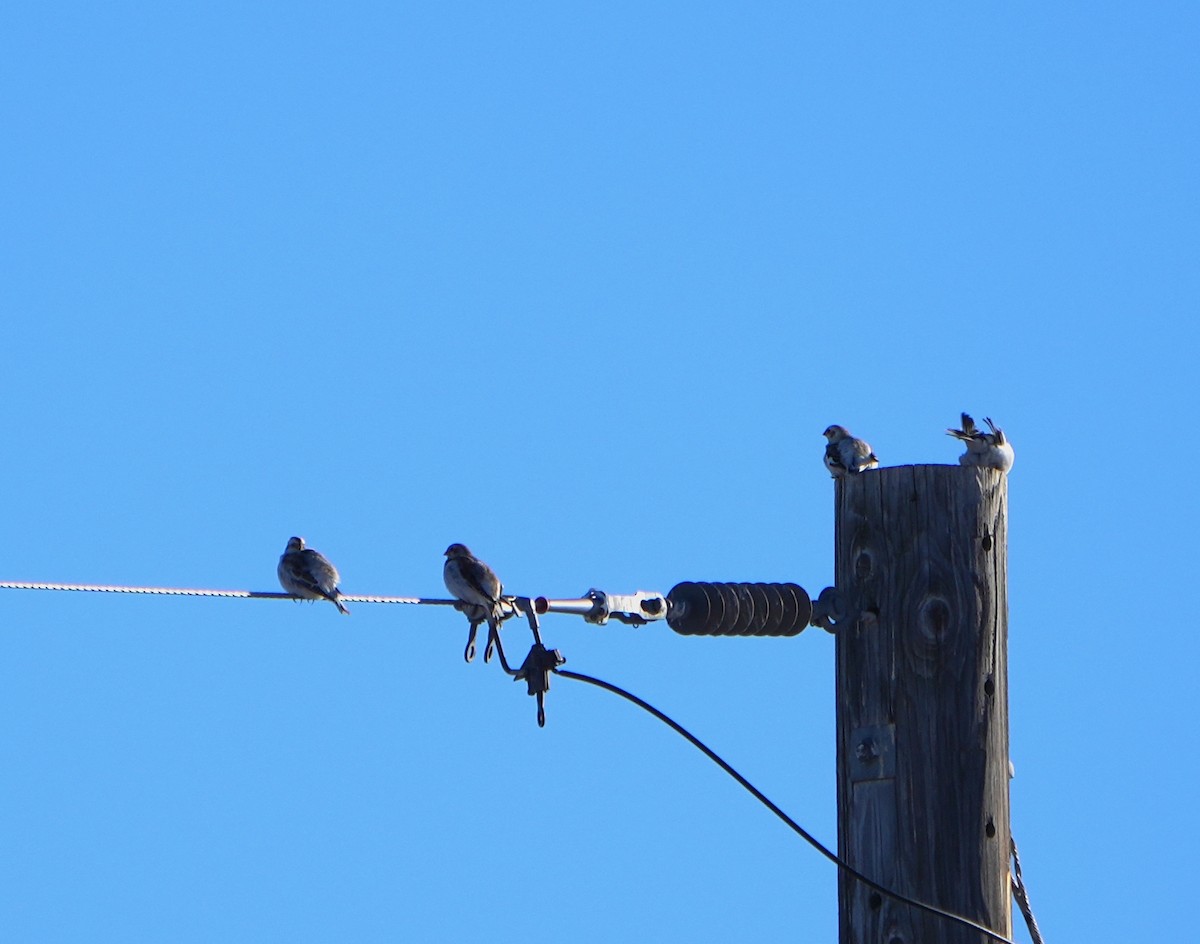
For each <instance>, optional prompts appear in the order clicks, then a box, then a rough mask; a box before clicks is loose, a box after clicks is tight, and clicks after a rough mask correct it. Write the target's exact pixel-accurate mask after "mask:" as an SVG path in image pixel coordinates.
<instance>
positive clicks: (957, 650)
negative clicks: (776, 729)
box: [835, 465, 1012, 944]
mask: <svg viewBox="0 0 1200 944" xmlns="http://www.w3.org/2000/svg"><path fill="white" fill-rule="evenodd" d="M836 492H837V509H836V529H837V537H836V542H837V561H836V571H835V572H836V586H837V590H838V592H839V594H840V595H841V599H842V603H843V605H844V609H845V611H846V613H848V614H850V616H849V617H847V618H845V619H843V620H842V621H841V622H840V624H839V626H838V629H837V643H836V648H837V738H838V745H837V754H838V757H837V765H838V766H837V777H838V851H839V853H840V855H841V856H842V858H843V859H845V860H846V861H847V862H849V863H850V865H852V866H853V867H854V868H856V869H858V870H859V871H860V872H862V873H863V874H864V875H866V876H868V877H869V878H872V879H874V880H875V881H877V882H879V883H881V884H883V885H885V886H887V887H888V888H892V889H895V890H896V891H898V892H901V893H903V894H906V895H908V896H909V897H912V898H915V899H918V900H921V901H923V902H926V903H928V904H931V905H935V906H937V907H939V908H943V909H946V910H947V911H952V912H954V913H956V914H960V915H962V916H964V917H967V918H970V919H972V920H973V921H976V922H978V923H980V924H982V925H984V926H986V927H988V928H991V929H993V930H995V931H998V932H1000V933H1001V934H1004V935H1005V936H1009V937H1011V934H1012V906H1011V900H1012V899H1011V891H1010V886H1009V870H1008V861H1009V806H1008V780H1009V764H1008V670H1007V664H1008V590H1007V586H1008V482H1007V479H1006V477H1005V476H1004V475H1002V474H1001V473H999V472H996V471H993V470H991V469H975V468H963V467H961V466H946V465H917V466H898V467H894V468H887V469H878V470H874V471H868V472H864V473H861V474H859V475H854V476H850V477H847V478H845V479H840V480H838V482H837V488H836ZM838 901H839V918H840V928H841V935H840V941H841V944H965V942H970V944H983V942H986V941H990V940H991V939H990V938H988V937H987V936H986V935H984V934H981V933H979V932H977V931H972V930H971V929H969V928H965V927H963V926H962V925H959V924H956V923H954V922H950V921H947V920H945V919H943V918H939V917H937V916H935V915H931V914H928V913H926V912H923V911H920V910H917V909H914V908H911V907H908V906H905V905H902V904H899V903H898V902H896V901H894V900H893V899H890V898H888V897H887V896H885V895H880V894H878V893H877V892H875V891H873V890H872V889H870V888H869V887H867V886H865V885H863V884H862V883H860V882H858V881H857V880H855V879H853V878H850V877H848V876H847V875H846V874H845V873H844V872H843V873H842V874H841V877H840V879H839V884H838Z"/></svg>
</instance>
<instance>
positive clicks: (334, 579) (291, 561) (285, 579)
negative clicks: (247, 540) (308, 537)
mask: <svg viewBox="0 0 1200 944" xmlns="http://www.w3.org/2000/svg"><path fill="white" fill-rule="evenodd" d="M278 574H279V583H280V585H281V586H282V587H283V589H284V590H286V591H287V592H288V593H290V594H293V595H294V596H298V597H302V598H303V599H305V600H328V601H329V602H330V603H332V604H333V605H334V606H336V607H337V608H338V612H339V613H345V614H347V615H349V613H350V611H349V610H348V609H346V607H345V605H343V603H342V601H341V596H342V593H341V591H340V590H338V581H339V580H340V579H341V578H340V577H339V576H338V572H337V568H336V567H334V566H333V564H331V563H330V562H329V559H328V558H327V557H326V556H325V555H324V554H322V553H321V552H320V551H314V550H313V549H312V548H311V547H305V546H304V538H288V542H287V549H286V550H285V551H284V552H283V555H282V556H281V557H280V558H279V568H278Z"/></svg>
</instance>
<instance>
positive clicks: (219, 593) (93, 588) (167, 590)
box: [0, 580, 458, 606]
mask: <svg viewBox="0 0 1200 944" xmlns="http://www.w3.org/2000/svg"><path fill="white" fill-rule="evenodd" d="M0 590H67V591H75V592H81V593H142V594H150V595H152V596H178V597H225V598H227V599H250V600H299V599H301V598H300V597H297V596H293V595H292V594H290V593H279V592H274V591H268V590H210V589H203V588H194V587H125V586H109V585H102V584H92V583H35V582H28V581H20V580H0ZM341 599H343V600H345V601H347V602H348V603H409V604H414V605H420V606H454V605H455V604H456V603H458V601H457V600H437V599H429V598H425V597H391V596H379V595H368V594H350V593H343V594H341Z"/></svg>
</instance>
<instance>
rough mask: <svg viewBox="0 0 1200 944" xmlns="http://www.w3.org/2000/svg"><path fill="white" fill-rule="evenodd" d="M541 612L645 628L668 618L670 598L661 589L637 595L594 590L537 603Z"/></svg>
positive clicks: (641, 591)
mask: <svg viewBox="0 0 1200 944" xmlns="http://www.w3.org/2000/svg"><path fill="white" fill-rule="evenodd" d="M533 605H534V608H535V609H536V610H537V612H538V613H573V614H575V615H576V616H582V617H583V619H584V621H585V622H588V623H594V624H596V625H598V626H603V625H604V624H605V623H607V622H608V621H609V620H610V619H614V620H617V622H620V623H626V624H628V625H630V626H644V625H645V624H646V623H649V622H651V621H653V620H660V619H666V616H667V597H666V594H664V593H661V592H659V591H657V590H636V591H634V592H633V593H605V592H604V591H603V590H596V589H594V588H593V589H591V590H589V591H588V592H587V594H586V595H585V596H583V597H580V598H579V599H575V600H548V599H547V598H546V597H538V598H537V599H535V600H534V601H533Z"/></svg>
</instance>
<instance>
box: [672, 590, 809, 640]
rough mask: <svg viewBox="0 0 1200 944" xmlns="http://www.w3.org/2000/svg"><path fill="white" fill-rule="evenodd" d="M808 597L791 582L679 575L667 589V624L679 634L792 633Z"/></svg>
mask: <svg viewBox="0 0 1200 944" xmlns="http://www.w3.org/2000/svg"><path fill="white" fill-rule="evenodd" d="M811 617H812V600H810V599H809V598H808V594H807V593H806V592H805V591H804V588H803V587H800V586H797V585H796V584H794V583H707V582H706V583H701V582H695V581H690V580H689V581H685V582H684V583H680V584H676V585H675V586H674V587H672V588H671V592H670V593H668V594H667V625H668V626H670V627H671V628H672V629H673V630H675V632H677V633H682V634H683V635H685V636H795V635H796V634H797V633H799V632H800V631H801V630H802V629H804V627H805V626H807V625H808V621H809V619H810V618H811Z"/></svg>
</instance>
